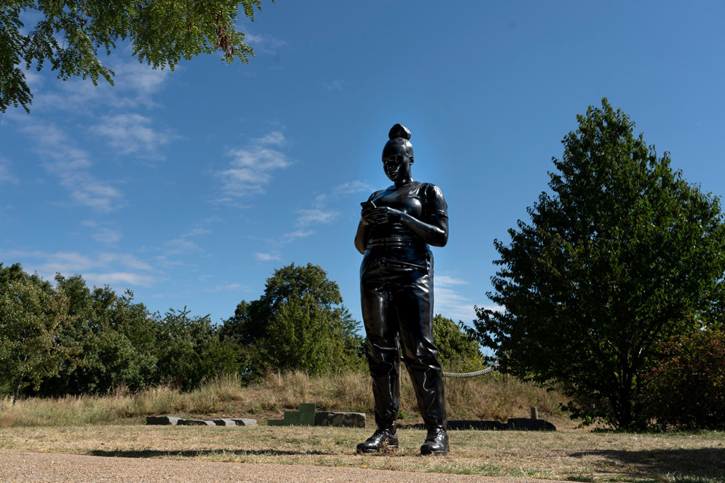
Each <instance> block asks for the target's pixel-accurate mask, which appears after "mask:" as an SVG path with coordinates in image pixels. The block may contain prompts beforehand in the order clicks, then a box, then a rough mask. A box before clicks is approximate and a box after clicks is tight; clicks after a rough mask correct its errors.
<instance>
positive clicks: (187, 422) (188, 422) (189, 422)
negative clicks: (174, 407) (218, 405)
mask: <svg viewBox="0 0 725 483" xmlns="http://www.w3.org/2000/svg"><path fill="white" fill-rule="evenodd" d="M177 424H178V425H179V426H216V424H214V421H205V420H203V419H181V420H180V421H179V422H178V423H177Z"/></svg>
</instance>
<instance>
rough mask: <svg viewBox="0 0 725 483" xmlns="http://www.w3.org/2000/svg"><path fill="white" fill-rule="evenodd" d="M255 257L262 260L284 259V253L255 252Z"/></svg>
mask: <svg viewBox="0 0 725 483" xmlns="http://www.w3.org/2000/svg"><path fill="white" fill-rule="evenodd" d="M254 257H255V258H256V259H257V260H258V261H260V262H271V261H275V260H281V259H282V255H281V254H279V253H255V254H254Z"/></svg>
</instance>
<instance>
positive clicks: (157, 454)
mask: <svg viewBox="0 0 725 483" xmlns="http://www.w3.org/2000/svg"><path fill="white" fill-rule="evenodd" d="M88 454H89V455H91V456H109V457H124V458H167V457H177V458H178V457H183V458H197V457H199V456H208V455H218V454H233V455H238V456H297V455H301V456H309V455H331V454H333V453H328V452H324V451H280V450H276V449H257V450H245V449H238V450H233V451H230V450H224V449H210V450H194V451H192V450H188V451H159V450H141V451H122V450H113V451H104V450H94V451H89V452H88Z"/></svg>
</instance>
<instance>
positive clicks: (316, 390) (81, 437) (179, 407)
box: [0, 374, 725, 483]
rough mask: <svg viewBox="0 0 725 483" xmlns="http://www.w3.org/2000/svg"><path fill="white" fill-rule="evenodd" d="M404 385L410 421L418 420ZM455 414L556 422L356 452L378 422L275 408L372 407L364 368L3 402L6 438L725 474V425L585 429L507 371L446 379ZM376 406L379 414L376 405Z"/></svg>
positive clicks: (288, 460) (568, 469)
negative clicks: (435, 447) (187, 419)
mask: <svg viewBox="0 0 725 483" xmlns="http://www.w3.org/2000/svg"><path fill="white" fill-rule="evenodd" d="M410 390H411V389H410V387H409V386H408V385H406V386H404V388H403V394H404V396H403V398H404V404H403V412H404V413H405V414H406V418H405V420H404V421H403V422H418V421H419V418H418V417H417V416H415V409H414V407H413V399H412V394H411V392H410ZM446 390H447V399H448V400H449V406H450V410H451V416H450V417H451V419H474V418H476V419H498V420H502V419H506V418H508V417H526V416H527V415H528V408H529V406H537V407H538V408H539V411H540V416H541V417H543V418H544V419H547V420H549V421H551V422H554V424H556V425H557V427H558V428H559V431H556V432H548V433H543V432H516V431H451V432H450V436H451V445H452V451H451V454H450V455H449V456H446V457H421V456H419V454H418V452H419V447H420V444H421V443H422V442H423V439H424V438H425V433H424V432H423V431H420V430H414V429H401V430H400V432H399V434H400V440H401V449H400V450H398V451H396V452H389V453H384V454H378V455H364V456H361V455H356V454H355V445H356V444H357V443H358V442H360V441H362V440H363V439H365V438H366V437H367V436H369V434H370V433H371V431H372V429H371V424H370V423H368V426H369V427H368V428H367V429H350V428H323V427H270V426H265V425H264V420H265V419H266V418H268V417H272V418H279V417H281V414H282V410H283V409H285V408H295V407H296V405H297V403H299V402H301V401H314V402H317V403H318V407H320V409H331V410H346V411H365V412H369V411H370V410H371V407H372V400H371V396H370V394H369V393H370V388H369V382H368V381H367V380H366V378H365V377H363V376H360V375H355V374H349V375H345V376H340V377H338V378H322V379H309V378H307V377H305V376H304V375H301V374H289V375H284V376H281V375H270V376H269V377H267V378H266V379H265V380H264V381H262V382H261V383H260V384H258V385H256V386H252V387H249V388H242V387H241V386H240V385H239V384H238V381H235V380H234V379H227V380H223V381H216V382H214V383H212V384H209V385H207V386H206V387H204V388H202V389H200V390H199V391H196V392H194V393H188V394H180V393H178V392H176V391H173V390H171V389H168V388H157V389H154V390H150V391H146V392H145V393H141V394H137V395H129V394H123V393H118V394H115V395H111V396H107V397H102V398H92V397H83V398H64V399H58V400H33V399H31V400H24V401H20V402H18V404H17V405H15V406H12V405H11V404H10V401H9V400H8V399H6V400H4V401H2V402H1V403H0V448H15V449H27V450H34V451H51V452H69V453H78V454H89V455H97V456H130V457H151V458H171V459H187V460H188V459H198V460H206V461H228V462H238V463H244V462H254V463H283V464H311V465H322V466H344V467H357V468H377V469H389V470H406V471H422V472H439V473H452V474H475V475H486V476H507V477H527V478H541V479H553V480H562V481H653V482H683V483H688V482H707V483H713V482H725V434H723V433H722V432H703V433H696V434H695V433H668V434H624V433H613V432H602V431H600V432H593V431H590V430H586V429H577V428H576V424H575V423H573V422H571V421H569V420H568V418H566V415H565V414H561V413H560V412H559V411H558V410H557V409H556V408H557V404H558V402H557V401H560V400H563V398H562V397H561V396H560V395H557V394H556V393H552V392H548V393H547V392H546V391H543V390H541V389H539V388H535V387H533V386H529V385H527V384H523V383H520V382H517V381H512V380H509V381H506V380H505V379H503V378H501V377H490V378H479V379H477V380H468V381H461V380H457V381H456V380H451V381H447V382H446ZM151 414H173V415H180V416H189V415H191V416H195V417H199V416H239V417H253V418H256V419H258V420H259V421H260V422H261V423H262V425H260V426H256V427H198V426H182V427H162V426H144V425H143V424H142V421H143V418H144V417H145V416H147V415H151ZM369 418H371V416H370V415H369Z"/></svg>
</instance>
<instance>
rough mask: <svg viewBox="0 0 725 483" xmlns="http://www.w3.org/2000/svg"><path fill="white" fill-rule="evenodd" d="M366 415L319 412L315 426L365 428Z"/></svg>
mask: <svg viewBox="0 0 725 483" xmlns="http://www.w3.org/2000/svg"><path fill="white" fill-rule="evenodd" d="M365 422H366V416H365V413H340V412H329V411H318V412H317V413H316V414H315V426H339V427H346V428H364V427H365Z"/></svg>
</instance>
